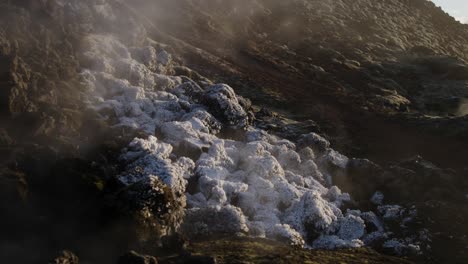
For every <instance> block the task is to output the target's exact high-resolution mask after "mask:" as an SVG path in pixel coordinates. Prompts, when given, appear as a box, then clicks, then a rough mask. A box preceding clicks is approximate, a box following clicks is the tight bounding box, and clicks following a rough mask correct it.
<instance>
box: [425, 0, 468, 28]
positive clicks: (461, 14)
mask: <svg viewBox="0 0 468 264" xmlns="http://www.w3.org/2000/svg"><path fill="white" fill-rule="evenodd" d="M432 2H434V3H435V4H436V5H438V6H441V7H442V8H443V9H444V10H445V11H447V13H449V14H450V15H452V16H453V17H455V18H456V19H457V20H458V21H460V22H463V23H468V0H432Z"/></svg>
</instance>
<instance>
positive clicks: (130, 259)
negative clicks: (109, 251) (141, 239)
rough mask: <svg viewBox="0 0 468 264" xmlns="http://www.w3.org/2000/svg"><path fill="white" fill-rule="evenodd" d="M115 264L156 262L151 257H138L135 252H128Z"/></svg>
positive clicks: (155, 263)
mask: <svg viewBox="0 0 468 264" xmlns="http://www.w3.org/2000/svg"><path fill="white" fill-rule="evenodd" d="M117 264H158V260H157V259H156V258H155V257H152V256H147V255H140V254H138V253H136V252H135V251H130V252H128V253H127V254H125V255H123V256H121V257H120V258H119V260H118V261H117Z"/></svg>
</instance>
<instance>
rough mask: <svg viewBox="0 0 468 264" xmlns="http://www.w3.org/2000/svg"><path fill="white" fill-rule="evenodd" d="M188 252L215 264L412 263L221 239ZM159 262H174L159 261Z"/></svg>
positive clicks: (363, 251) (366, 252) (368, 253)
mask: <svg viewBox="0 0 468 264" xmlns="http://www.w3.org/2000/svg"><path fill="white" fill-rule="evenodd" d="M188 251H189V252H191V253H192V255H195V256H211V257H213V258H215V259H216V263H309V264H315V263H317V264H323V263H333V264H336V263H360V264H361V263H412V262H410V261H408V260H406V259H401V258H397V257H391V256H385V255H381V254H379V253H377V252H376V251H374V250H371V249H367V248H360V249H346V250H336V251H326V250H307V249H299V248H294V247H290V246H287V245H284V244H281V243H279V242H275V241H271V240H266V239H253V238H234V237H231V238H221V239H214V240H204V241H200V242H195V243H192V244H191V245H190V246H189V247H188ZM159 260H160V262H161V263H176V261H173V260H172V259H171V258H166V259H163V258H160V259H159Z"/></svg>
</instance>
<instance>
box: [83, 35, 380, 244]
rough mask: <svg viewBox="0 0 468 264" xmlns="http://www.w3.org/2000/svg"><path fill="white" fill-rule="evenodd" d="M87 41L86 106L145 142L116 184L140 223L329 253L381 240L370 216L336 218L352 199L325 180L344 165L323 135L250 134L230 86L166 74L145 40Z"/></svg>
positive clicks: (244, 105) (166, 61) (131, 153)
mask: <svg viewBox="0 0 468 264" xmlns="http://www.w3.org/2000/svg"><path fill="white" fill-rule="evenodd" d="M85 43H86V45H84V46H85V47H86V50H85V52H84V53H83V57H84V59H85V60H87V61H88V63H87V65H88V66H89V67H88V68H87V69H86V70H84V71H83V73H82V78H83V83H84V84H85V85H86V86H87V87H88V95H89V104H90V106H91V107H93V108H94V109H96V110H97V111H98V112H99V113H100V114H101V116H102V117H103V118H106V119H108V121H109V122H111V123H113V124H114V125H115V126H116V127H128V128H132V129H138V130H142V131H144V132H146V134H147V135H148V136H147V137H146V138H137V139H135V140H134V141H132V142H131V143H130V144H129V146H128V147H127V148H126V149H124V151H123V154H122V156H121V160H122V162H123V163H124V164H125V170H124V171H123V172H122V173H121V174H120V175H118V177H117V179H118V181H119V182H120V184H121V185H123V186H126V187H125V188H124V192H123V196H122V197H123V202H126V203H128V204H129V205H130V207H132V208H136V210H140V212H141V213H142V215H145V216H146V217H148V218H149V219H152V218H156V219H162V218H161V217H159V215H158V213H160V212H172V217H169V218H168V220H167V221H160V222H162V223H163V225H164V226H165V227H166V229H167V230H179V231H181V232H183V233H185V234H186V235H187V236H189V237H200V236H210V235H216V234H231V235H248V236H255V237H266V238H272V239H278V240H280V241H287V242H288V243H290V244H293V245H299V246H306V245H307V246H312V247H315V248H328V249H330V248H343V247H360V246H363V245H370V244H371V243H374V242H375V241H377V240H379V239H382V238H383V237H385V231H384V229H383V224H382V222H381V219H380V217H378V216H377V215H375V214H373V213H372V212H360V211H347V212H343V211H342V208H343V207H344V205H346V204H347V203H349V202H350V201H351V198H350V196H349V194H346V193H342V192H341V190H340V189H339V188H338V187H336V186H333V185H332V179H333V177H332V176H333V174H334V173H337V172H339V171H344V170H345V169H346V167H347V166H348V163H349V159H348V158H347V157H346V156H344V155H342V154H340V153H338V152H336V151H335V150H333V149H331V148H330V143H329V142H328V141H327V140H326V139H324V138H323V137H321V136H319V135H317V134H315V133H311V134H307V135H304V136H303V137H301V138H300V140H299V141H298V143H297V144H296V143H294V142H291V141H289V140H285V139H282V138H279V137H277V136H274V135H271V134H269V133H268V132H266V131H263V130H260V129H256V128H254V127H251V126H250V125H249V124H250V122H251V120H252V117H251V114H250V113H249V109H248V108H249V107H250V106H249V102H248V101H247V100H244V99H243V98H241V97H238V96H237V95H236V94H235V93H234V90H233V89H232V88H231V87H229V86H228V85H225V84H216V85H213V84H211V83H209V82H206V81H199V82H196V81H194V80H192V79H190V78H188V77H185V76H170V75H164V74H167V73H169V72H171V70H170V68H173V67H174V65H171V63H172V62H170V55H169V54H168V53H167V52H165V51H164V50H163V49H162V48H161V47H162V46H161V45H156V44H155V43H156V42H154V41H152V40H147V41H146V43H144V44H143V45H141V47H127V46H125V45H124V44H122V42H121V41H119V40H118V39H117V38H115V37H113V36H111V35H90V36H88V37H87V38H86V40H85ZM161 56H162V57H161ZM162 73H164V74H162ZM223 127H230V128H235V129H237V130H238V135H237V136H236V139H237V140H232V139H226V138H222V137H221V136H220V135H219V132H220V131H221V130H222V129H223ZM164 186H166V187H167V188H170V190H171V191H170V192H167V188H166V189H164V188H165V187H164ZM161 189H164V190H166V191H164V192H163V194H164V195H169V196H171V197H173V199H172V200H171V204H170V205H169V204H168V205H167V207H164V206H163V207H161V206H160V204H159V203H158V199H162V198H161V197H165V196H164V195H162V194H161V192H160V190H161ZM135 194H141V195H135ZM184 208H185V211H184ZM184 215H185V216H184ZM183 218H184V223H182V219H183ZM164 219H165V218H164ZM179 226H180V227H181V228H180V229H179Z"/></svg>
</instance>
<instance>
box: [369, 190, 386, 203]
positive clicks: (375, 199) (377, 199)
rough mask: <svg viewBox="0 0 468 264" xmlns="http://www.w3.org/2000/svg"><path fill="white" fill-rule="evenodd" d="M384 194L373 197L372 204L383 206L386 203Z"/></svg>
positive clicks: (379, 193) (376, 193)
mask: <svg viewBox="0 0 468 264" xmlns="http://www.w3.org/2000/svg"><path fill="white" fill-rule="evenodd" d="M384 198H385V196H384V194H383V193H381V192H375V193H374V195H372V197H371V202H372V203H373V204H375V205H382V204H383V201H384Z"/></svg>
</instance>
